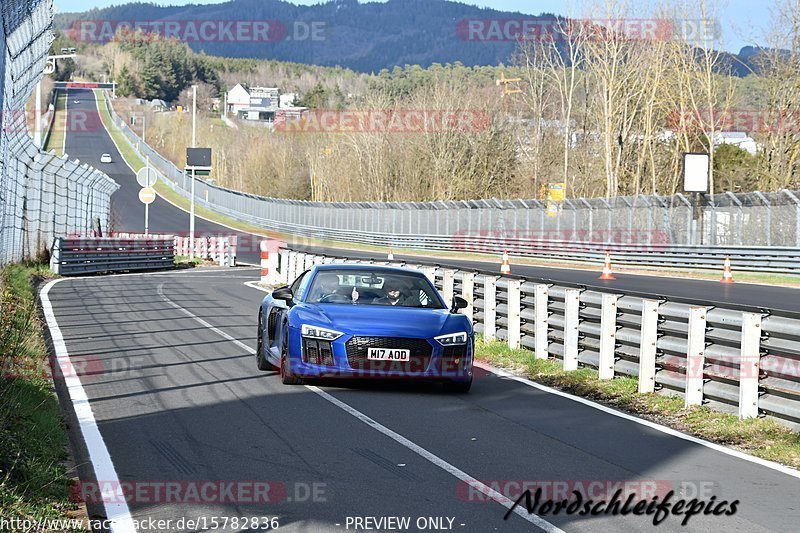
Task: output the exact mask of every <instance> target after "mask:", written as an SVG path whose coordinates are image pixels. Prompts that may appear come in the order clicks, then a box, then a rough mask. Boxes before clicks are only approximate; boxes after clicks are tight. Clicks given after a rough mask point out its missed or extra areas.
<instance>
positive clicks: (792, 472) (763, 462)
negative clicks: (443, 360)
mask: <svg viewBox="0 0 800 533" xmlns="http://www.w3.org/2000/svg"><path fill="white" fill-rule="evenodd" d="M474 364H475V366H477V367H478V368H482V369H483V370H486V371H487V372H491V373H493V374H497V375H498V376H501V377H504V378H506V379H511V380H513V381H517V382H519V383H522V384H524V385H528V386H529V387H533V388H535V389H539V390H540V391H542V392H547V393H549V394H555V395H556V396H561V397H562V398H567V399H569V400H572V401H574V402H578V403H582V404H583V405H587V406H589V407H592V408H593V409H597V410H598V411H602V412H604V413H607V414H610V415H614V416H616V417H619V418H624V419H625V420H630V421H631V422H636V423H637V424H640V425H642V426H646V427H649V428H651V429H655V430H656V431H660V432H661V433H666V434H667V435H671V436H673V437H678V438H679V439H683V440H687V441H689V442H693V443H695V444H699V445H701V446H705V447H706V448H710V449H712V450H714V451H717V452H721V453H724V454H726V455H730V456H731V457H736V458H737V459H743V460H745V461H749V462H751V463H755V464H757V465H760V466H764V467H767V468H771V469H772V470H777V471H778V472H781V473H783V474H786V475H788V476H792V477H796V478H800V471H798V470H796V469H794V468H791V467H789V466H784V465H782V464H780V463H776V462H774V461H769V460H767V459H761V458H760V457H755V456H753V455H748V454H746V453H744V452H740V451H738V450H733V449H731V448H727V447H725V446H722V445H721V444H716V443H714V442H710V441H707V440H703V439H701V438H698V437H694V436H692V435H687V434H686V433H683V432H681V431H678V430H677V429H673V428H671V427H667V426H662V425H661V424H657V423H656V422H651V421H650V420H645V419H643V418H639V417H636V416H633V415H629V414H628V413H623V412H622V411H617V410H616V409H612V408H611V407H607V406H605V405H602V404H599V403H595V402H593V401H591V400H587V399H586V398H581V397H580V396H574V395H572V394H569V393H567V392H563V391H560V390H558V389H554V388H552V387H548V386H547V385H542V384H541V383H536V382H535V381H531V380H529V379H526V378H523V377H520V376H515V375H514V374H512V373H510V372H508V371H506V370H503V369H501V368H496V367H493V366H492V365H489V364H486V363H481V362H478V361H475V363H474Z"/></svg>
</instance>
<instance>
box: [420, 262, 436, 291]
mask: <svg viewBox="0 0 800 533" xmlns="http://www.w3.org/2000/svg"><path fill="white" fill-rule="evenodd" d="M422 273H423V274H425V277H426V278H428V279H429V280H431V283H433V286H434V287H435V286H436V267H435V266H424V267H422Z"/></svg>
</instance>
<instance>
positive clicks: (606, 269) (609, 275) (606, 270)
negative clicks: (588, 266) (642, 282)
mask: <svg viewBox="0 0 800 533" xmlns="http://www.w3.org/2000/svg"><path fill="white" fill-rule="evenodd" d="M600 279H617V278H615V277H614V271H613V270H611V254H610V253H609V252H606V261H605V263H603V274H602V275H601V276H600Z"/></svg>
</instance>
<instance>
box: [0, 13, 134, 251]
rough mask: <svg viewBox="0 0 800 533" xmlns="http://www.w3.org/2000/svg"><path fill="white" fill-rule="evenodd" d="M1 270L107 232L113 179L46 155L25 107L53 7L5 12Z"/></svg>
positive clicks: (0, 56)
mask: <svg viewBox="0 0 800 533" xmlns="http://www.w3.org/2000/svg"><path fill="white" fill-rule="evenodd" d="M0 6H1V7H0V17H2V18H1V19H0V52H2V53H0V80H1V81H2V87H0V109H1V110H2V114H1V115H0V121H1V122H2V128H0V265H3V264H6V263H9V262H12V261H20V260H22V259H25V258H30V257H34V256H36V255H37V254H38V253H39V252H40V251H42V250H44V249H47V248H48V247H49V246H50V245H51V244H52V242H53V240H54V238H55V237H56V236H58V235H67V234H82V235H84V234H87V233H90V232H94V231H95V230H97V229H98V227H99V228H105V227H107V225H108V222H109V217H110V209H111V206H110V204H111V194H112V193H113V192H114V191H116V190H117V189H118V188H119V187H118V185H117V184H116V183H115V182H114V181H113V180H112V179H111V178H109V177H108V176H106V175H105V174H103V173H102V172H99V171H97V170H95V169H93V168H91V167H89V166H87V165H85V164H84V165H81V164H80V163H79V162H78V161H70V160H69V159H68V158H67V157H66V156H64V157H57V156H56V155H55V154H54V153H45V152H42V151H41V150H40V149H39V148H38V147H36V146H35V145H34V143H33V140H32V138H31V136H30V134H29V132H28V124H27V119H26V116H27V113H26V112H25V110H26V102H27V100H28V98H29V96H30V94H31V93H32V91H33V89H34V87H35V86H36V84H37V83H38V82H39V80H40V79H41V77H42V73H43V70H44V67H45V64H46V62H47V54H48V50H49V48H50V43H51V42H52V40H53V36H52V32H51V27H52V23H53V2H52V0H3V1H2V4H0Z"/></svg>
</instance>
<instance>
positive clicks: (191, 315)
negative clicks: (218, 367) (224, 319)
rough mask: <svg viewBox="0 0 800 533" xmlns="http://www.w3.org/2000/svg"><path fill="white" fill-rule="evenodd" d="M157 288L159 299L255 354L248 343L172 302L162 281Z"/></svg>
mask: <svg viewBox="0 0 800 533" xmlns="http://www.w3.org/2000/svg"><path fill="white" fill-rule="evenodd" d="M157 290H158V295H159V296H160V297H161V299H162V300H164V302H166V303H167V304H169V305H170V306H172V307H174V308H175V309H177V310H178V311H180V312H181V313H183V314H184V315H186V316H188V317H189V318H192V319H194V320H195V321H197V322H198V323H200V324H202V325H203V327H205V328H207V329H209V330H211V331H213V332H214V333H216V334H217V335H219V336H220V337H222V338H224V339H226V340H229V341H231V342H232V343H234V344H235V345H236V346H238V347H239V348H241V349H242V350H245V351H246V352H248V353H249V354H251V355H255V354H256V351H255V350H254V349H253V348H251V347H249V346H248V345H246V344H245V343H243V342H242V341H240V340H237V339H236V338H234V337H231V336H230V335H228V334H227V333H225V332H224V331H222V330H221V329H219V328H217V327H215V326H213V325H212V324H210V323H209V322H206V321H205V320H203V319H202V318H200V317H199V316H197V315H195V314H194V313H192V312H191V311H189V310H188V309H185V308H183V307H181V306H180V305H178V304H176V303H175V302H173V301H172V300H170V299H169V298H168V297H167V295H166V294H164V284H163V283H159V285H158V288H157Z"/></svg>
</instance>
